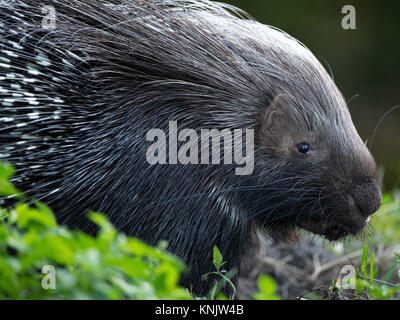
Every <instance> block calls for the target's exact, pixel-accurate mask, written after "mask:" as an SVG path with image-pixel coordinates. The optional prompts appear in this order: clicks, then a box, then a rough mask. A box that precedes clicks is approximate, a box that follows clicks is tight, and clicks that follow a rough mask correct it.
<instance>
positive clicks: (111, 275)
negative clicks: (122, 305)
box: [0, 164, 191, 299]
mask: <svg viewBox="0 0 400 320" xmlns="http://www.w3.org/2000/svg"><path fill="white" fill-rule="evenodd" d="M12 171H13V170H12V167H11V166H9V165H4V164H3V165H2V164H0V193H1V194H3V195H10V194H15V193H16V189H15V188H14V187H12V186H11V185H10V184H9V183H8V178H9V177H10V176H11V175H12ZM89 217H90V219H91V220H92V221H93V222H94V223H95V224H96V225H97V226H98V227H99V231H98V233H97V235H96V236H91V235H88V234H86V233H83V232H81V231H72V230H69V229H68V228H66V227H64V226H59V225H57V222H56V220H55V218H54V215H53V213H52V211H51V210H50V209H49V208H48V207H46V206H45V205H44V204H42V203H40V202H36V203H35V205H34V206H28V205H27V204H25V203H20V204H18V205H16V206H15V208H12V209H9V210H5V209H1V210H0V299H191V296H190V295H189V293H188V292H187V290H186V289H183V288H181V287H180V286H179V285H178V280H179V277H180V274H181V272H182V271H183V270H184V268H185V266H184V264H183V263H182V262H181V261H179V260H178V259H177V258H176V257H174V256H173V255H171V254H169V253H168V252H166V250H165V247H166V245H165V243H161V244H160V245H159V246H158V247H151V246H148V245H146V244H145V243H143V242H142V241H140V240H138V239H135V238H131V237H127V236H125V235H123V234H121V233H118V232H117V231H116V230H115V228H114V227H113V226H112V225H111V224H110V223H109V222H108V220H107V219H106V218H105V217H104V216H103V215H101V214H98V213H90V215H89ZM48 270H53V272H54V274H50V273H48ZM42 271H43V272H45V273H42ZM52 277H54V279H52ZM50 282H51V284H52V285H51V286H50V288H49V283H50ZM45 288H46V289H45Z"/></svg>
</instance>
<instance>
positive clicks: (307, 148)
mask: <svg viewBox="0 0 400 320" xmlns="http://www.w3.org/2000/svg"><path fill="white" fill-rule="evenodd" d="M297 152H298V153H301V154H307V153H309V152H310V146H309V145H308V143H305V142H302V143H300V144H299V145H298V146H297Z"/></svg>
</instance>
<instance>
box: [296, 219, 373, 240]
mask: <svg viewBox="0 0 400 320" xmlns="http://www.w3.org/2000/svg"><path fill="white" fill-rule="evenodd" d="M369 222H370V218H369V217H368V218H367V219H365V220H364V221H360V222H359V223H356V222H354V221H352V222H351V223H347V224H344V223H328V222H321V221H320V222H317V221H311V220H310V221H303V222H301V223H299V227H300V228H302V229H304V230H307V231H309V232H312V233H314V234H318V235H321V236H323V237H324V238H326V239H328V240H329V241H337V240H340V239H342V238H345V237H347V236H355V235H357V234H359V233H361V232H362V231H364V230H365V229H366V227H367V226H368V224H369Z"/></svg>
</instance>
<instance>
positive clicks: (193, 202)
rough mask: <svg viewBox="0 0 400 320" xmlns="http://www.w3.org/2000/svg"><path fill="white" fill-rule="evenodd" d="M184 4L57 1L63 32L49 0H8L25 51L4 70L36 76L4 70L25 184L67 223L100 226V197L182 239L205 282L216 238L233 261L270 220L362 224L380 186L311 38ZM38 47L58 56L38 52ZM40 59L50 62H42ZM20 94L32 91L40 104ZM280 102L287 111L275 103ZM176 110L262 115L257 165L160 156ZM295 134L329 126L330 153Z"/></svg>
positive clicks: (6, 111)
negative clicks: (303, 149)
mask: <svg viewBox="0 0 400 320" xmlns="http://www.w3.org/2000/svg"><path fill="white" fill-rule="evenodd" d="M116 3H117V4H118V3H120V1H116ZM165 3H166V2H165ZM170 3H171V1H169V4H170ZM180 3H181V4H178V5H175V6H170V5H168V6H164V5H161V4H159V3H158V2H155V1H153V2H143V1H132V2H130V1H126V3H125V7H121V6H119V5H113V6H104V5H103V4H101V3H99V2H97V1H93V0H87V1H83V0H82V1H80V0H57V1H48V4H51V5H53V6H54V7H55V9H56V12H57V20H56V22H57V27H56V29H55V30H52V31H48V30H43V29H41V28H40V25H41V20H42V18H43V14H42V12H41V6H40V4H39V3H38V2H37V1H33V0H32V1H31V0H23V1H14V2H11V4H10V5H9V8H7V7H5V8H2V9H1V11H0V22H2V23H4V24H5V27H0V32H1V33H2V34H0V36H1V38H0V49H1V48H7V49H8V50H11V51H13V52H15V53H18V54H19V57H10V56H9V55H6V54H5V53H4V52H2V51H0V57H3V58H6V59H10V60H11V62H10V63H9V64H8V65H9V66H11V67H10V68H7V67H6V68H5V67H3V68H2V67H0V77H1V76H3V77H6V75H7V74H9V73H10V72H12V73H13V74H15V75H21V74H24V75H25V76H26V77H32V78H35V79H36V81H35V82H34V83H29V82H26V81H23V80H22V79H21V78H18V79H17V80H15V79H2V80H0V86H1V87H3V89H6V90H5V92H4V90H3V93H2V92H0V103H1V102H5V101H6V99H7V98H8V99H13V100H12V103H11V104H10V103H8V104H7V103H6V105H3V106H2V107H1V109H0V117H3V118H5V117H11V118H13V121H9V122H7V121H4V122H2V123H1V127H0V147H1V149H0V152H1V154H2V155H3V156H2V157H3V159H5V160H7V161H10V162H12V163H13V164H15V166H16V168H17V174H16V177H15V179H14V183H15V184H16V186H17V187H18V188H20V189H21V190H22V191H24V192H26V193H27V194H28V195H29V196H31V197H34V198H37V199H39V200H41V201H44V202H45V203H47V204H48V205H49V206H51V207H52V209H53V210H54V212H55V213H56V215H57V218H58V220H59V222H60V223H65V224H68V225H69V226H71V227H79V228H81V229H83V230H85V231H87V232H94V228H93V225H92V224H91V223H89V222H88V221H87V219H86V218H85V214H86V212H87V211H88V210H96V211H100V212H104V213H106V214H107V216H108V217H109V219H110V220H111V221H112V222H113V223H114V224H115V225H116V226H117V227H118V229H119V230H122V231H124V232H126V233H127V234H129V235H133V236H137V237H140V238H142V239H144V240H145V241H147V242H149V243H151V244H156V243H157V242H158V241H160V240H167V241H168V243H169V249H170V250H171V251H172V252H174V253H175V254H177V255H178V256H179V257H180V258H181V259H182V260H183V261H184V262H185V263H186V264H187V265H188V266H189V268H190V271H189V273H187V274H186V275H185V276H184V278H183V280H182V283H183V284H185V285H186V286H188V287H191V288H192V289H193V291H194V292H195V293H197V294H204V293H206V292H207V291H208V290H209V288H210V285H211V280H209V281H201V275H202V274H205V273H206V272H208V271H210V270H211V269H212V268H213V267H212V264H211V261H212V247H213V245H217V246H218V247H219V249H220V250H221V252H222V254H223V256H224V259H225V260H227V261H228V264H227V265H226V268H227V269H230V268H239V264H240V256H241V254H242V252H243V251H244V250H248V244H249V243H250V242H249V241H250V238H251V234H252V232H253V231H254V230H255V229H256V228H264V229H266V230H267V231H268V232H269V234H271V235H273V236H274V237H277V238H280V237H284V236H285V234H286V232H287V231H288V230H291V229H293V228H294V227H295V226H297V225H299V224H300V225H302V224H304V226H305V227H307V225H308V223H309V221H311V222H310V223H312V224H314V225H315V224H318V225H320V226H322V227H321V228H320V229H321V230H314V232H317V233H321V234H326V235H327V236H328V237H330V238H332V239H334V238H337V237H339V236H342V235H345V234H349V233H350V234H354V233H356V232H358V231H359V225H358V224H359V221H358V220H357V221H355V220H354V221H353V220H351V219H350V218H348V217H347V213H348V212H349V204H348V200H347V195H348V194H351V193H352V191H351V190H353V189H354V188H353V187H354V185H357V186H361V187H358V189H357V190H359V191H357V192H359V194H361V195H362V194H365V193H366V192H367V191H368V192H369V193H370V194H371V195H374V196H375V194H379V188H378V187H376V185H377V184H376V179H377V178H376V168H375V163H374V162H373V159H372V157H371V155H370V154H369V152H368V150H367V149H366V148H365V146H364V144H363V143H362V141H361V139H360V138H359V136H358V134H357V132H356V130H355V129H354V126H353V124H352V122H351V119H350V115H349V113H348V110H347V107H346V104H345V102H344V100H343V98H342V96H341V94H340V92H339V91H338V89H337V88H336V86H335V85H334V83H333V81H332V80H331V79H330V77H329V76H328V75H327V73H326V72H325V70H324V69H323V67H322V66H321V65H320V64H319V62H318V61H317V60H316V59H315V58H314V56H313V55H312V54H311V53H310V52H309V51H308V50H307V49H306V48H304V47H303V46H302V45H301V44H299V43H298V42H296V41H295V40H294V39H292V38H290V37H289V36H287V35H284V34H282V33H281V32H279V31H275V30H273V29H271V28H268V27H266V26H263V25H261V24H258V23H257V22H255V21H252V20H243V19H239V18H237V17H235V16H234V15H231V14H229V13H228V12H227V11H225V10H224V9H223V7H221V6H220V5H217V4H210V3H208V2H206V1H201V2H197V5H196V2H194V1H186V2H185V1H181V2H180ZM182 3H184V4H182ZM19 14H22V15H23V16H21V15H19ZM22 21H23V22H25V23H26V25H25V26H24V27H23V28H22V29H19V28H21V27H22V25H21V22H22ZM13 30H14V31H15V32H13ZM8 40H12V41H14V42H16V43H19V44H20V45H21V46H22V47H23V49H18V48H14V47H13V46H12V44H10V43H9V42H8ZM35 49H39V50H41V51H42V52H43V53H45V54H47V56H48V58H49V60H50V62H51V65H50V66H43V65H37V64H36V62H37V61H36V60H35V59H34V56H35V55H37V52H36V51H35ZM71 53H72V54H71ZM66 62H67V63H66ZM0 63H1V61H0ZM29 63H34V64H35V65H36V69H37V70H39V71H40V72H41V74H39V75H35V76H30V75H29V74H27V73H26V70H27V69H28V67H27V65H28V64H29ZM10 69H11V70H10ZM52 77H57V79H54V78H52ZM0 79H1V78H0ZM12 83H14V84H15V83H17V84H19V85H20V89H15V88H12V87H11V84H12ZM38 88H39V90H40V89H43V90H44V92H40V91H37V89H38ZM13 92H14V93H22V92H30V93H32V94H34V97H35V99H36V100H35V101H37V102H38V104H36V105H30V104H28V103H27V101H26V99H25V98H24V97H22V98H19V97H14V96H12V95H11V94H12V93H13ZM280 95H282V97H281V96H280ZM271 104H272V105H273V106H274V105H275V106H276V108H277V112H274V113H273V112H269V113H268V110H270V111H271V110H273V108H268V106H270V105H271ZM289 105H290V106H289ZM284 106H286V107H288V106H289V109H290V110H289V109H288V110H287V111H286V112H285V113H284V114H283V115H282V116H281V117H279V112H280V111H279V110H283V109H284V108H285V107H284ZM35 110H36V111H39V113H40V115H39V118H37V117H35V116H32V112H34V111H35ZM56 111H59V112H58V113H56ZM28 114H31V115H30V116H28ZM271 117H272V118H271ZM274 117H276V119H274ZM270 119H273V121H272V122H271V125H268V124H267V123H269V122H268V121H270ZM170 120H177V121H178V125H179V127H180V128H191V129H196V130H200V129H205V128H216V129H223V128H230V129H233V128H253V129H255V134H256V150H255V168H254V173H253V175H250V176H236V175H234V168H235V166H233V165H179V164H177V165H154V166H150V165H149V164H148V163H147V161H146V157H145V154H146V149H147V147H148V146H149V144H148V143H146V140H145V137H146V133H147V131H148V130H149V129H152V128H161V129H164V130H165V131H168V129H167V128H168V121H170ZM19 123H26V125H24V126H22V125H19V126H18V124H19ZM276 124H279V125H276ZM289 124H290V125H289ZM274 125H275V126H276V128H274ZM27 135H29V136H27ZM285 135H288V137H289V138H288V139H285V140H284V141H283V140H282V139H283V138H282V137H285ZM294 137H304V138H306V137H307V139H311V140H312V139H314V140H313V142H314V145H316V146H320V148H319V150H320V152H318V153H316V155H314V156H312V157H311V158H309V159H302V158H300V157H299V156H298V155H295V154H291V151H290V150H291V149H290V148H291V144H290V143H292V142H295V141H292V140H293V139H294ZM287 141H292V142H290V143H289V145H285V143H287ZM18 142H20V143H21V142H23V143H22V144H17V143H18ZM300 142H301V141H300ZM29 146H30V147H31V148H30V149H29V148H27V147H29ZM10 147H14V148H13V149H10ZM32 148H33V149H32ZM372 183H373V186H372ZM367 184H368V186H366V185H367ZM355 197H356V196H355ZM376 197H377V199H376V201H375V202H374V203H367V204H365V203H366V201H368V200H364V204H365V208H369V209H365V211H368V210H369V211H370V212H371V213H372V212H373V211H375V210H376V209H377V207H378V206H379V204H378V202H379V201H380V196H376ZM378 198H379V199H378ZM359 206H360V204H359ZM361 206H362V205H361ZM349 219H350V220H351V221H349ZM309 228H310V229H313V228H314V229H315V227H314V226H311V227H309ZM324 228H325V229H324Z"/></svg>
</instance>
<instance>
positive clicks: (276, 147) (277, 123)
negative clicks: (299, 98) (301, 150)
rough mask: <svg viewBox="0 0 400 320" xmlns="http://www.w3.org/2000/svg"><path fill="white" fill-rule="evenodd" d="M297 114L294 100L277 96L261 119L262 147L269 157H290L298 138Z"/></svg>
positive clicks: (281, 95) (285, 96) (286, 96)
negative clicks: (265, 149)
mask: <svg viewBox="0 0 400 320" xmlns="http://www.w3.org/2000/svg"><path fill="white" fill-rule="evenodd" d="M298 122H299V114H298V112H297V108H296V106H295V103H294V100H293V99H292V98H291V97H290V96H288V95H283V94H280V95H277V96H276V97H275V99H274V100H273V101H272V103H271V105H270V106H269V107H268V109H267V111H266V112H265V114H264V117H263V119H262V124H261V126H262V136H263V141H264V146H265V147H266V148H267V150H268V151H269V153H270V154H271V155H290V153H291V151H290V150H291V148H292V146H293V144H294V142H295V140H296V139H297V138H298V133H299V129H298V126H299V123H298Z"/></svg>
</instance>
